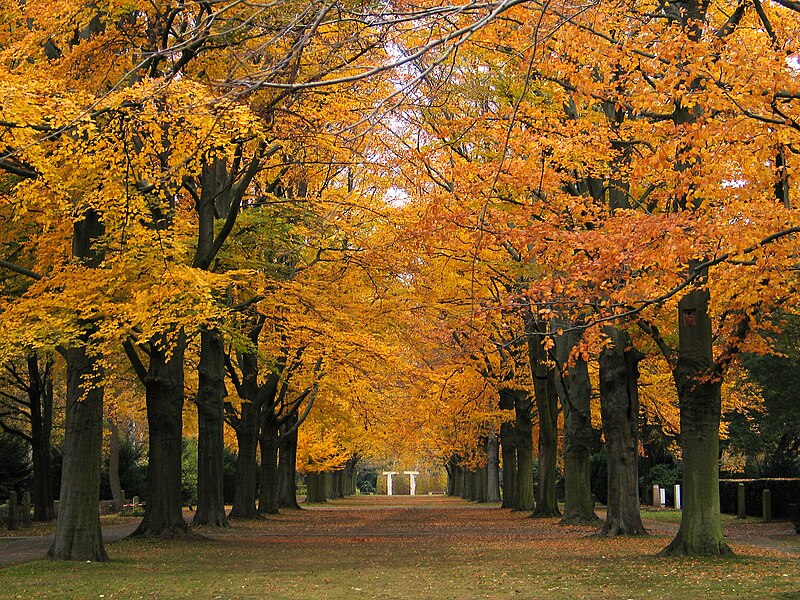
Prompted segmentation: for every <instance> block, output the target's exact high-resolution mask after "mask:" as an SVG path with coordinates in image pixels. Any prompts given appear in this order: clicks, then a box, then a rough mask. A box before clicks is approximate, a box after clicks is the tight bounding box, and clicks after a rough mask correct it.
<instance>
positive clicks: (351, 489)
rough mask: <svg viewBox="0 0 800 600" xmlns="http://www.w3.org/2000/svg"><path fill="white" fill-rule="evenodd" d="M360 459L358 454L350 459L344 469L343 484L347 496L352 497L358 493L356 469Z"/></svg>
mask: <svg viewBox="0 0 800 600" xmlns="http://www.w3.org/2000/svg"><path fill="white" fill-rule="evenodd" d="M359 460H360V457H359V456H358V455H357V454H356V455H354V456H352V457H350V458H349V459H348V461H347V464H346V465H345V467H344V482H343V483H342V486H343V490H342V491H343V492H344V495H345V496H352V495H353V494H355V493H356V467H357V466H358V461H359Z"/></svg>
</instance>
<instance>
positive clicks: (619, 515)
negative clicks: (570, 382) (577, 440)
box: [600, 327, 647, 537]
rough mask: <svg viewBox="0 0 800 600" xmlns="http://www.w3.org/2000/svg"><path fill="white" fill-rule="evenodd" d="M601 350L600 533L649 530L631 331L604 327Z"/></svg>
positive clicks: (644, 532) (636, 359)
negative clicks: (605, 344)
mask: <svg viewBox="0 0 800 600" xmlns="http://www.w3.org/2000/svg"><path fill="white" fill-rule="evenodd" d="M604 332H605V334H606V335H607V336H608V337H609V338H610V339H611V342H612V346H611V347H610V348H605V349H604V350H603V351H602V352H601V353H600V412H601V414H602V419H603V436H604V437H605V441H606V456H607V457H608V503H607V511H606V512H607V514H606V522H605V524H604V525H603V529H602V531H601V532H600V535H603V536H609V537H613V536H617V535H647V530H645V528H644V525H643V524H642V517H641V515H640V513H639V454H638V450H639V423H638V419H639V368H638V366H637V365H638V364H639V361H640V360H641V359H642V358H644V355H643V354H641V353H640V352H639V351H637V350H636V349H635V348H633V346H632V345H631V340H630V336H628V334H627V333H625V332H624V331H622V330H620V329H617V328H616V327H606V328H605V330H604Z"/></svg>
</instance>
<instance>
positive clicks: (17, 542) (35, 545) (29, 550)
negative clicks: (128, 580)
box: [0, 523, 138, 567]
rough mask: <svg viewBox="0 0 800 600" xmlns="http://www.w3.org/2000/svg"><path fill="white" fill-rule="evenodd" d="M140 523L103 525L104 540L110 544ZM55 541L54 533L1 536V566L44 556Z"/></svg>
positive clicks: (127, 533)
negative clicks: (33, 535) (28, 535)
mask: <svg viewBox="0 0 800 600" xmlns="http://www.w3.org/2000/svg"><path fill="white" fill-rule="evenodd" d="M137 525H138V523H128V524H126V525H113V526H111V527H103V542H104V543H106V544H110V543H111V542H116V541H117V540H121V539H122V538H124V537H125V536H127V535H130V534H131V533H133V530H134V529H136V526H137ZM52 543H53V536H52V535H42V536H36V537H20V536H18V537H7V538H0V567H4V566H7V565H13V564H17V563H21V562H27V561H29V560H37V559H40V558H44V556H45V554H47V550H48V549H49V548H50V545H51V544H52Z"/></svg>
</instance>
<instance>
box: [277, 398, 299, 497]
mask: <svg viewBox="0 0 800 600" xmlns="http://www.w3.org/2000/svg"><path fill="white" fill-rule="evenodd" d="M296 422H297V415H296V414H295V415H293V418H290V419H288V420H287V421H286V422H285V423H284V424H283V425H282V426H281V430H282V431H289V430H291V429H292V428H293V427H294V424H295V423H296ZM279 452H280V454H279V455H278V471H279V472H278V481H279V483H278V507H279V508H293V509H296V510H300V504H299V503H298V502H297V430H296V429H295V430H294V431H292V432H291V433H289V434H288V435H281V445H280V449H279Z"/></svg>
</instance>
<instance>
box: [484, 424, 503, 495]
mask: <svg viewBox="0 0 800 600" xmlns="http://www.w3.org/2000/svg"><path fill="white" fill-rule="evenodd" d="M499 446H500V444H499V441H498V439H497V435H495V433H494V432H491V433H490V434H489V437H488V438H487V440H486V461H487V462H486V501H487V502H500V448H499Z"/></svg>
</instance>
